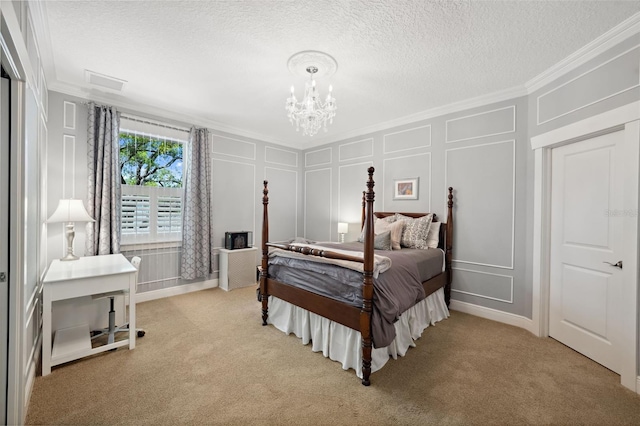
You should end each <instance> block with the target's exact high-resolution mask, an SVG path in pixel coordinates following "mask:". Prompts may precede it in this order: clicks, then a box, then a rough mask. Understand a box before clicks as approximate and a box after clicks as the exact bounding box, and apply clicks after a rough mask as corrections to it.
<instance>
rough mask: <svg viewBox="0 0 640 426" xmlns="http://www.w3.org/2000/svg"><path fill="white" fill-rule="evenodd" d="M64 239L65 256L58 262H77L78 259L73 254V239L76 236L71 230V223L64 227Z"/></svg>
mask: <svg viewBox="0 0 640 426" xmlns="http://www.w3.org/2000/svg"><path fill="white" fill-rule="evenodd" d="M66 228H67V231H66V237H67V255H66V256H65V257H63V258H61V259H60V260H61V261H63V262H66V261H68V260H78V259H80V258H79V257H78V256H76V255H75V254H73V238H74V237H75V236H76V233H75V232H74V230H73V222H69V223H68V224H67V226H66Z"/></svg>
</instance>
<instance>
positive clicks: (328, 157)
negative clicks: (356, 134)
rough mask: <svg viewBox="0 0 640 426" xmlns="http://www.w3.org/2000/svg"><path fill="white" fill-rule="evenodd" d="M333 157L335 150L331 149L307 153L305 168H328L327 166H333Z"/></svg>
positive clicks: (305, 155)
mask: <svg viewBox="0 0 640 426" xmlns="http://www.w3.org/2000/svg"><path fill="white" fill-rule="evenodd" d="M332 155H333V149H332V148H331V147H328V148H323V149H317V150H315V151H309V152H305V154H304V166H305V167H315V166H326V165H327V164H331V161H332Z"/></svg>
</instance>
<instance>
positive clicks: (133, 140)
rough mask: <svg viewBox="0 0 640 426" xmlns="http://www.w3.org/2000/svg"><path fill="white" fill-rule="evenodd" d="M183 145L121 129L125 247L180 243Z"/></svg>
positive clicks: (123, 237)
mask: <svg viewBox="0 0 640 426" xmlns="http://www.w3.org/2000/svg"><path fill="white" fill-rule="evenodd" d="M159 130H162V128H159ZM183 142H184V141H183V140H177V139H171V138H168V137H165V136H158V135H152V134H148V133H141V132H137V131H131V130H124V129H123V130H121V132H120V171H121V175H122V221H121V231H122V243H123V244H135V243H154V242H167V241H180V239H181V235H182V234H181V232H182V158H183V151H182V150H183Z"/></svg>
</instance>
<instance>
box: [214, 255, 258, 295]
mask: <svg viewBox="0 0 640 426" xmlns="http://www.w3.org/2000/svg"><path fill="white" fill-rule="evenodd" d="M257 251H258V248H257V247H250V248H246V249H236V250H227V249H220V250H219V252H220V276H219V277H218V278H219V280H220V288H221V289H223V290H226V291H229V290H233V289H234V288H240V287H248V286H251V285H255V284H256V265H257V260H256V253H257Z"/></svg>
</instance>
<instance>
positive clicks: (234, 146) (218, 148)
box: [211, 133, 256, 160]
mask: <svg viewBox="0 0 640 426" xmlns="http://www.w3.org/2000/svg"><path fill="white" fill-rule="evenodd" d="M211 142H212V144H213V151H212V154H214V155H215V154H222V155H226V156H228V157H236V158H244V159H245V160H255V159H256V144H255V143H253V142H247V141H243V140H240V139H234V138H229V137H227V136H220V135H216V134H213V133H212V134H211Z"/></svg>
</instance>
